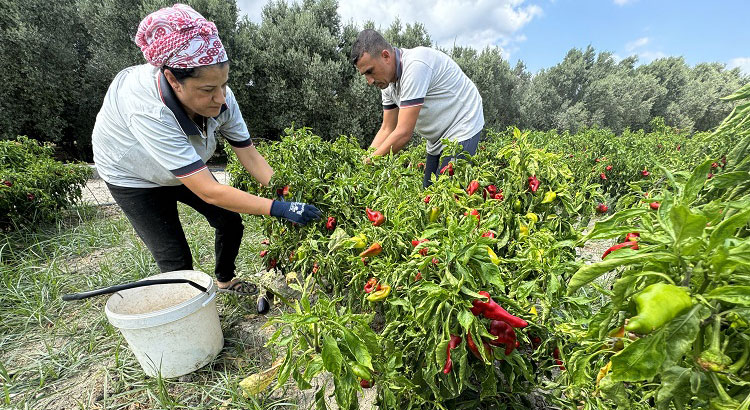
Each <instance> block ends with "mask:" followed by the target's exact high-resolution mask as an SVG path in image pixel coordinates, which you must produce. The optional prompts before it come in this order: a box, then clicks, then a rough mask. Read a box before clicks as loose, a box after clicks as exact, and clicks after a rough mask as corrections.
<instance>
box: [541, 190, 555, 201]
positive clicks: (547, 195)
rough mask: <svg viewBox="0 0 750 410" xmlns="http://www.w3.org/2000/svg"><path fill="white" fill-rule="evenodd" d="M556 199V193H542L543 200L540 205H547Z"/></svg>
mask: <svg viewBox="0 0 750 410" xmlns="http://www.w3.org/2000/svg"><path fill="white" fill-rule="evenodd" d="M556 198H557V193H556V192H555V191H547V192H545V193H544V198H543V199H542V203H543V204H548V203H550V202H552V201H554V200H555V199H556Z"/></svg>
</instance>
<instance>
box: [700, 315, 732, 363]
mask: <svg viewBox="0 0 750 410" xmlns="http://www.w3.org/2000/svg"><path fill="white" fill-rule="evenodd" d="M720 336H721V317H720V316H719V315H715V316H714V323H713V328H712V329H711V345H710V346H709V348H708V349H707V350H704V351H702V352H701V354H700V355H699V356H698V359H697V361H698V364H699V365H700V366H701V367H702V368H703V370H706V371H709V372H722V371H724V370H725V369H726V368H727V366H729V365H730V364H732V358H730V357H729V356H727V355H726V354H724V352H723V351H722V350H721V339H720Z"/></svg>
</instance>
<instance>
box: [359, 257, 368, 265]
mask: <svg viewBox="0 0 750 410" xmlns="http://www.w3.org/2000/svg"><path fill="white" fill-rule="evenodd" d="M359 259H360V260H361V261H362V264H363V265H365V266H367V258H365V257H362V258H359Z"/></svg>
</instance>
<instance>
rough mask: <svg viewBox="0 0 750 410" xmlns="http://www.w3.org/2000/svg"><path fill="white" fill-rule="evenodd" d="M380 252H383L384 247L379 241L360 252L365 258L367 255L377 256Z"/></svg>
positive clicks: (361, 256) (360, 255)
mask: <svg viewBox="0 0 750 410" xmlns="http://www.w3.org/2000/svg"><path fill="white" fill-rule="evenodd" d="M380 252H383V248H382V247H381V246H380V244H379V243H377V242H375V243H373V244H372V245H370V247H369V248H367V249H365V250H364V251H362V253H360V254H359V257H360V258H364V257H367V256H377V255H380Z"/></svg>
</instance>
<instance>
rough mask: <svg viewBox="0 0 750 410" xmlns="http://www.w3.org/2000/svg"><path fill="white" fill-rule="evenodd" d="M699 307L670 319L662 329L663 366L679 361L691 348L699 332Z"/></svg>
mask: <svg viewBox="0 0 750 410" xmlns="http://www.w3.org/2000/svg"><path fill="white" fill-rule="evenodd" d="M700 308H701V306H700V305H696V306H694V307H693V308H692V309H690V310H688V311H687V312H686V313H683V314H682V315H679V316H677V317H676V318H674V319H672V320H671V321H670V322H669V324H668V325H667V326H666V327H665V328H664V329H663V332H664V334H665V335H666V336H665V337H666V340H668V341H669V343H667V344H666V358H665V360H664V364H663V366H666V367H669V366H672V365H674V364H676V363H678V362H679V361H680V359H682V357H683V356H684V355H685V353H686V352H687V351H688V350H689V349H690V348H691V346H692V344H693V341H695V338H696V337H697V336H698V331H699V330H700V320H701V317H700V314H699V313H700V311H701V309H700Z"/></svg>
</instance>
